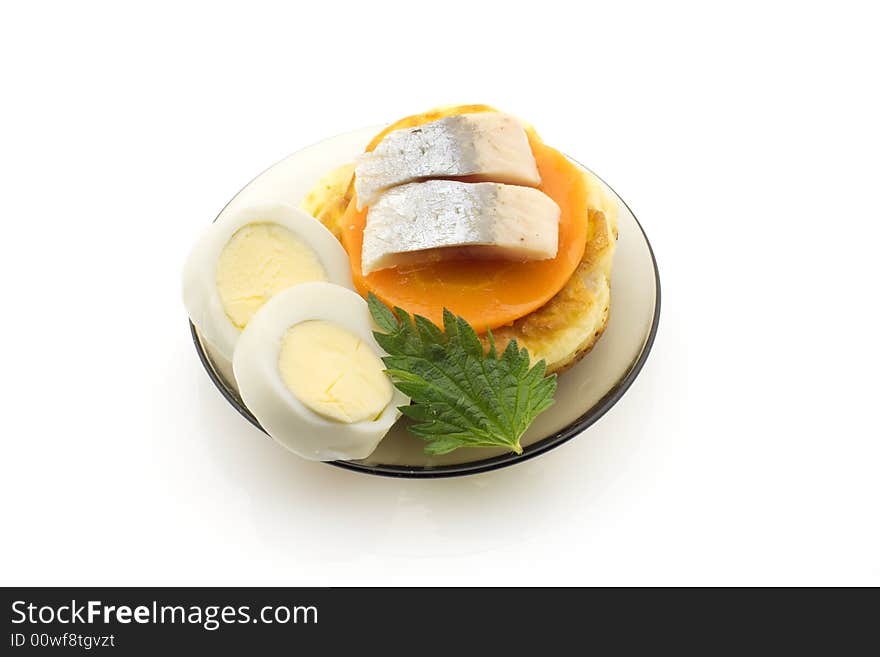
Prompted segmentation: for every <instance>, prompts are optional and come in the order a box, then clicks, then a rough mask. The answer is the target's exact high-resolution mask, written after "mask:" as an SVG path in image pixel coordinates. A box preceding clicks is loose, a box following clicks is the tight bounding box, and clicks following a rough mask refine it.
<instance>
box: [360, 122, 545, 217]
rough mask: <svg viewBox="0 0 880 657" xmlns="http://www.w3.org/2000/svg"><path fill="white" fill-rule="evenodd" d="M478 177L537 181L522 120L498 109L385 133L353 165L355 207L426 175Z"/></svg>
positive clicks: (538, 180) (519, 183) (539, 177)
mask: <svg viewBox="0 0 880 657" xmlns="http://www.w3.org/2000/svg"><path fill="white" fill-rule="evenodd" d="M472 175H480V176H485V177H486V178H491V179H492V180H493V181H494V182H501V183H511V184H514V185H531V186H535V185H538V184H540V182H541V176H540V174H539V173H538V167H537V164H536V163H535V156H534V155H533V154H532V149H531V147H530V146H529V140H528V137H527V136H526V132H525V130H524V129H523V126H522V124H521V123H520V122H519V121H518V120H517V119H515V118H514V117H512V116H510V115H508V114H502V113H500V112H477V113H474V114H458V115H455V116H447V117H444V118H442V119H438V120H437V121H432V122H431V123H425V124H423V125H420V126H417V127H414V128H404V129H401V130H393V131H392V132H389V133H388V134H387V135H386V136H385V138H384V139H383V140H382V141H381V142H379V144H378V145H377V146H376V148H375V149H374V150H373V151H372V152H369V153H364V154H363V155H362V156H361V157H360V158H359V159H358V162H357V166H356V168H355V181H354V185H355V192H356V194H357V207H358V209H359V210H361V209H363V208H364V206H367V205H371V204H372V203H373V202H375V200H376V199H377V198H378V196H379V195H380V194H381V193H382V192H383V191H385V190H386V189H389V188H391V187H394V186H396V185H401V184H404V183H408V182H413V181H415V180H421V179H426V178H444V177H446V178H449V177H457V176H472Z"/></svg>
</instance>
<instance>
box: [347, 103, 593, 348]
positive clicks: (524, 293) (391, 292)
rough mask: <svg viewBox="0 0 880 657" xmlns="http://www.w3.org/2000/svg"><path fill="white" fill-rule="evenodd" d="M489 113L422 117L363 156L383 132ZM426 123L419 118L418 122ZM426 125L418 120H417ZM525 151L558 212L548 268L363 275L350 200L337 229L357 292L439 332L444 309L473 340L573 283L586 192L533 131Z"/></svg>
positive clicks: (457, 267) (570, 167) (514, 265)
mask: <svg viewBox="0 0 880 657" xmlns="http://www.w3.org/2000/svg"><path fill="white" fill-rule="evenodd" d="M476 111H492V109H491V108H488V107H486V106H476V105H465V106H459V107H456V108H454V109H451V110H446V112H447V113H438V112H433V113H428V114H424V115H418V116H417V117H408V118H407V119H403V120H402V121H398V122H397V123H395V124H393V125H392V126H391V127H389V128H388V129H386V130H385V131H383V132H382V133H380V134H379V135H377V137H376V138H375V139H374V140H373V142H371V144H370V146H369V147H368V149H367V150H370V149H371V147H375V145H376V144H377V143H378V142H379V141H381V139H382V137H384V135H385V134H386V133H387V132H388V131H389V130H393V129H397V128H402V127H410V126H413V125H419V124H420V123H426V122H428V121H434V120H436V119H438V118H441V117H442V116H446V115H448V114H453V113H454V114H459V113H465V112H476ZM429 116H430V117H432V118H424V117H429ZM419 119H424V120H419ZM527 132H528V135H529V143H530V145H531V147H532V153H533V154H534V156H535V161H536V162H537V165H538V172H539V173H540V174H541V184H540V185H539V186H538V189H540V190H541V191H543V192H544V193H545V194H547V195H548V196H549V197H550V198H552V199H553V200H554V201H556V203H557V204H558V205H559V208H560V210H561V213H560V217H559V249H558V251H557V254H556V257H555V258H552V259H550V260H532V261H529V262H509V261H504V260H486V259H470V260H448V261H441V262H434V263H426V264H424V265H415V266H410V267H407V268H397V269H382V270H380V271H375V272H372V273H371V274H368V275H367V276H364V275H363V274H362V273H361V248H362V245H363V236H364V226H365V225H366V218H367V208H364V209H363V210H362V211H360V212H359V211H358V210H357V207H356V205H357V204H356V199H355V198H352V200H351V203H350V204H349V206H348V209H347V210H346V213H345V216H344V217H343V221H342V243H343V245H344V246H345V250H346V251H347V252H348V257H349V260H350V261H351V274H352V279H353V281H354V284H355V287H356V288H357V290H358V292H360V293H361V294H362V295H363V296H366V295H367V293H368V292H373V293H374V294H375V295H376V296H377V297H379V298H380V299H381V300H382V301H384V302H385V303H386V304H388V305H390V306H400V307H401V308H403V309H404V310H406V311H407V312H409V313H414V314H418V315H424V316H425V317H427V318H428V319H430V320H431V321H432V322H434V323H435V324H440V325H442V313H443V308H448V309H449V310H451V311H452V312H453V313H455V314H456V315H461V316H462V317H464V318H465V319H466V320H467V321H468V322H469V323H470V324H471V326H473V327H474V329H475V330H476V331H477V332H482V333H484V332H485V331H486V330H488V329H493V328H496V327H498V326H503V325H505V324H510V323H511V322H513V321H514V320H516V319H519V318H520V317H523V316H524V315H527V314H528V313H530V312H532V311H533V310H536V309H537V308H540V307H541V306H542V305H544V304H545V303H546V302H547V301H549V300H550V299H551V298H552V297H553V296H554V295H555V294H556V293H557V292H558V291H559V290H560V289H562V286H563V285H565V283H566V282H567V281H568V279H569V278H571V275H572V274H573V273H574V270H575V268H576V267H577V265H578V263H579V262H580V261H581V258H582V257H583V255H584V247H585V245H586V238H587V224H588V221H587V219H588V206H587V188H586V183H585V180H584V175H583V172H581V170H580V169H579V168H578V167H577V165H575V164H574V163H572V162H571V161H570V160H569V159H568V158H567V157H565V156H564V155H563V154H562V153H560V152H559V151H557V150H555V149H553V148H551V147H549V146H547V145H546V144H544V143H543V142H542V141H541V140H540V138H539V137H538V136H537V135H536V134H535V133H534V132H533V131H531V130H528V131H527Z"/></svg>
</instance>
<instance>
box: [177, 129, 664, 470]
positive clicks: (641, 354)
mask: <svg viewBox="0 0 880 657" xmlns="http://www.w3.org/2000/svg"><path fill="white" fill-rule="evenodd" d="M379 129H380V128H377V127H370V128H365V129H363V130H358V131H355V132H352V133H347V134H344V135H340V136H338V137H334V138H332V139H328V140H326V141H324V142H320V143H318V144H315V145H313V146H310V147H309V148H306V149H303V150H302V151H299V152H297V153H294V154H293V155H291V156H290V157H288V158H287V159H285V160H283V161H281V162H279V163H278V164H276V165H275V166H273V167H271V168H270V169H268V170H267V171H265V172H264V173H262V174H261V175H260V176H258V177H257V178H255V179H254V180H253V181H251V183H249V184H248V186H247V187H245V188H244V189H243V190H242V191H241V192H239V193H238V195H236V196H235V198H233V199H232V201H230V203H229V204H228V205H227V206H226V208H224V210H223V212H221V216H222V215H223V213H225V212H228V211H229V210H230V208H232V209H235V208H237V207H241V206H242V205H246V204H250V203H256V202H267V201H283V202H287V203H294V204H299V202H300V201H301V200H302V198H303V197H304V196H305V194H306V193H307V192H308V191H309V190H310V189H311V188H312V187H313V186H314V185H315V183H317V181H318V180H319V178H320V177H321V176H322V175H323V174H325V173H326V172H328V171H330V170H332V169H334V168H335V167H338V166H341V165H343V164H345V163H347V162H350V161H351V160H352V159H353V158H354V157H355V156H356V155H357V154H358V153H360V152H362V151H363V147H364V145H365V144H366V143H367V142H368V141H369V139H370V138H371V137H372V136H373V135H374V134H376V132H377V131H378V130H379ZM608 190H609V191H610V192H611V193H612V195H613V196H614V197H615V198H617V200H618V203H619V215H618V218H617V230H618V242H617V247H616V251H615V254H614V268H613V274H612V283H611V299H612V303H611V315H610V318H609V321H608V326H607V328H606V330H605V334H604V335H603V337H602V339H601V340H599V342H598V344H597V345H596V347H595V348H594V349H593V350H592V351H591V352H590V353H589V354H588V355H587V356H586V357H585V358H584V359H582V360H581V361H580V362H579V363H578V364H577V365H575V366H574V367H572V368H571V369H569V370H567V371H566V372H564V373H562V374H561V375H560V376H559V385H558V390H557V393H556V403H555V404H554V405H553V406H552V407H551V408H550V409H549V410H547V411H545V412H544V413H543V414H542V415H540V416H539V417H538V418H537V420H536V421H535V423H534V424H533V425H532V426H531V427H530V428H529V430H528V432H527V433H526V435H525V436H524V437H523V440H522V444H523V447H524V449H523V453H522V454H513V453H504V452H503V451H501V450H494V449H459V450H456V451H455V452H452V453H451V454H446V455H442V456H428V455H426V454H424V452H423V450H422V448H423V443H422V442H421V441H419V440H418V439H417V438H415V437H413V436H412V435H411V434H409V433H408V432H407V431H406V430H405V427H404V425H403V422H404V420H401V421H399V422H398V423H397V425H395V427H394V428H393V429H392V430H391V432H389V434H388V435H387V436H386V437H385V439H384V440H383V441H382V443H381V444H380V445H379V447H378V448H377V449H376V451H375V452H374V453H373V454H371V455H370V457H368V458H367V459H362V460H359V461H334V462H331V463H330V464H329V465H333V466H336V467H340V468H345V469H348V470H354V471H357V472H363V473H367V474H374V475H382V476H389V477H413V478H423V477H425V478H430V477H453V476H461V475H467V474H475V473H478V472H486V471H488V470H494V469H496V468H502V467H505V466H508V465H513V464H514V463H519V462H521V461H525V460H527V459H530V458H532V457H534V456H538V455H539V454H543V453H544V452H546V451H548V450H550V449H552V448H554V447H556V446H558V445H561V444H562V443H564V442H566V441H567V440H570V439H571V438H573V437H575V436H577V435H578V434H580V433H581V432H583V431H584V430H585V429H586V428H588V427H589V426H590V425H592V424H593V423H594V422H596V420H598V419H599V418H600V417H602V415H604V414H605V413H606V412H607V411H608V409H610V408H611V407H612V406H613V405H614V404H615V403H616V402H617V400H619V399H620V398H621V397H622V396H623V394H624V393H625V392H626V391H627V389H628V388H629V387H630V386H631V385H632V383H633V381H634V380H635V379H636V377H637V376H638V374H639V372H640V371H641V369H642V366H643V365H644V364H645V361H646V360H647V358H648V354H649V352H650V351H651V346H652V345H653V342H654V337H655V335H656V333H657V326H658V322H659V317H660V277H659V272H658V270H657V263H656V260H655V258H654V253H653V251H652V249H651V245H650V243H649V242H648V238H647V236H646V235H645V232H644V230H643V229H642V227H641V225H640V224H639V222H638V221H637V220H636V218H635V215H633V213H632V211H631V210H630V209H629V207H628V206H627V205H626V203H624V202H623V200H622V199H620V197H619V196H617V194H616V193H614V192H613V190H611V189H610V188H608ZM190 330H191V332H192V337H193V341H194V343H195V346H196V351H197V352H198V354H199V358H200V359H201V361H202V364H203V365H204V366H205V370H206V371H207V372H208V376H210V378H211V380H212V381H213V382H214V384H215V385H216V386H217V388H218V389H219V390H220V392H221V393H222V394H223V396H224V397H225V398H226V400H227V401H228V402H229V403H230V404H231V405H232V406H233V407H234V408H235V409H236V410H237V411H238V412H239V413H240V414H241V415H242V416H243V417H244V418H245V419H247V420H248V421H249V422H250V423H251V424H253V425H254V426H255V427H257V428H259V429H260V430H262V427H260V424H259V422H258V421H257V419H256V418H255V417H254V416H253V414H251V412H250V411H249V410H248V409H247V407H245V405H244V404H243V403H242V401H241V398H240V397H239V395H238V391H237V389H236V387H235V382H234V378H233V377H232V372H231V367H230V364H229V363H228V362H227V361H224V359H223V358H222V357H220V356H218V355H217V354H216V353H215V352H214V351H213V350H212V349H211V347H210V345H208V344H206V343H203V341H202V340H201V337H200V336H199V333H198V330H197V329H196V328H195V327H194V326H193V325H192V324H190Z"/></svg>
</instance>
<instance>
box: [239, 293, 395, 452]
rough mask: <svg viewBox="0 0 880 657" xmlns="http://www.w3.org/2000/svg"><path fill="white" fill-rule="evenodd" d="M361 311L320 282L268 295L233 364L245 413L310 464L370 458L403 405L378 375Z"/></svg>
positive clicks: (377, 351)
mask: <svg viewBox="0 0 880 657" xmlns="http://www.w3.org/2000/svg"><path fill="white" fill-rule="evenodd" d="M372 328H373V327H372V322H371V319H370V312H369V309H368V308H367V303H366V301H364V300H363V299H362V298H361V297H360V296H359V295H358V294H357V293H355V292H353V291H352V290H349V289H347V288H344V287H340V286H338V285H333V284H331V283H326V282H312V283H303V284H301V285H297V286H295V287H290V288H288V289H286V290H284V291H282V292H279V293H278V294H275V295H274V296H273V297H272V298H271V299H269V301H267V302H266V303H265V304H264V305H263V306H262V308H260V310H259V311H257V312H256V313H255V314H254V315H253V316H252V317H251V318H250V321H249V322H248V324H247V326H246V327H245V329H244V331H243V332H242V334H241V337H240V338H239V340H238V345H237V346H236V348H235V356H234V358H233V361H232V369H233V372H234V374H235V380H236V382H237V383H238V388H239V392H240V393H241V398H242V400H243V401H244V403H245V405H246V406H247V407H248V408H249V409H250V411H251V412H252V413H253V414H254V416H255V417H256V418H257V420H259V422H260V425H261V426H262V427H263V428H264V429H265V430H266V432H267V433H268V434H269V435H270V436H272V437H273V438H274V439H275V440H276V441H278V442H279V443H281V444H282V445H283V446H284V447H287V448H288V449H289V450H291V451H292V452H295V453H296V454H298V455H299V456H302V457H303V458H307V459H311V460H314V461H332V460H337V459H342V460H350V459H361V458H365V457H367V456H369V455H370V454H371V453H372V452H373V450H374V449H376V446H377V445H378V444H379V441H381V440H382V438H383V436H384V435H385V434H386V433H387V432H388V430H389V429H390V428H391V426H392V425H393V424H394V422H395V421H396V420H397V418H398V417H399V416H400V411H399V410H398V407H399V406H404V405H406V404H408V403H409V399H408V398H407V397H406V396H405V395H404V394H403V393H402V392H400V391H399V390H397V389H396V388H394V386H393V385H392V384H391V381H390V379H389V378H388V376H387V375H386V374H385V371H384V370H385V367H384V365H383V363H382V360H381V357H382V356H384V355H385V352H384V351H382V349H381V348H380V347H379V345H378V344H376V341H375V339H374V338H373V334H372Z"/></svg>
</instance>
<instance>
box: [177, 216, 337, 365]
mask: <svg viewBox="0 0 880 657" xmlns="http://www.w3.org/2000/svg"><path fill="white" fill-rule="evenodd" d="M257 223H270V224H277V225H279V226H282V227H284V228H286V229H288V230H289V231H290V232H291V233H293V234H294V235H296V236H297V237H298V238H299V239H300V240H302V241H303V242H304V243H305V244H306V245H307V246H309V248H311V249H312V250H313V251H314V252H315V254H316V255H317V257H318V260H319V261H320V262H321V265H322V266H323V267H324V271H325V273H326V274H327V280H328V281H329V282H330V283H335V284H336V285H341V286H344V287H347V288H352V287H353V286H352V282H351V269H350V265H349V260H348V255H347V254H346V253H345V249H343V248H342V245H341V244H340V243H339V241H338V240H337V239H336V238H335V237H333V234H332V233H331V232H330V231H329V230H327V228H325V227H324V226H323V225H322V224H321V223H320V222H319V221H317V220H316V219H315V218H314V217H311V216H310V215H308V214H307V213H305V212H304V211H302V210H300V209H299V208H296V207H294V206H292V205H289V204H287V203H260V204H254V205H248V206H244V207H242V208H239V209H238V210H236V211H235V212H233V213H231V214H224V215H223V216H221V218H220V219H218V220H217V221H215V222H214V223H213V224H211V225H210V226H209V227H208V228H207V229H206V230H205V232H204V233H203V234H202V235H201V237H200V238H199V240H198V242H196V245H195V246H194V247H193V249H192V251H191V252H190V254H189V257H188V258H187V261H186V265H185V266H184V269H183V303H184V305H185V306H186V311H187V313H188V314H189V317H190V319H191V320H192V322H193V324H195V325H196V326H197V327H198V329H199V332H200V333H201V335H202V337H203V338H204V339H205V340H206V341H207V342H209V343H210V344H211V345H212V346H213V347H214V348H215V349H216V350H217V351H218V352H219V353H220V355H221V356H223V357H224V358H226V360H232V356H233V353H234V351H235V345H236V344H237V342H238V339H239V337H240V335H241V330H240V329H239V328H238V327H237V326H236V325H235V324H234V323H233V322H232V320H230V319H229V316H228V315H227V314H226V310H225V309H224V307H223V302H222V301H221V299H220V293H219V291H218V290H217V261H218V259H219V258H220V254H221V253H222V252H223V249H224V248H226V245H227V244H228V243H229V240H230V239H231V238H232V236H233V235H234V234H235V233H236V231H238V230H239V229H240V228H242V227H244V226H247V225H248V224H257Z"/></svg>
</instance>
